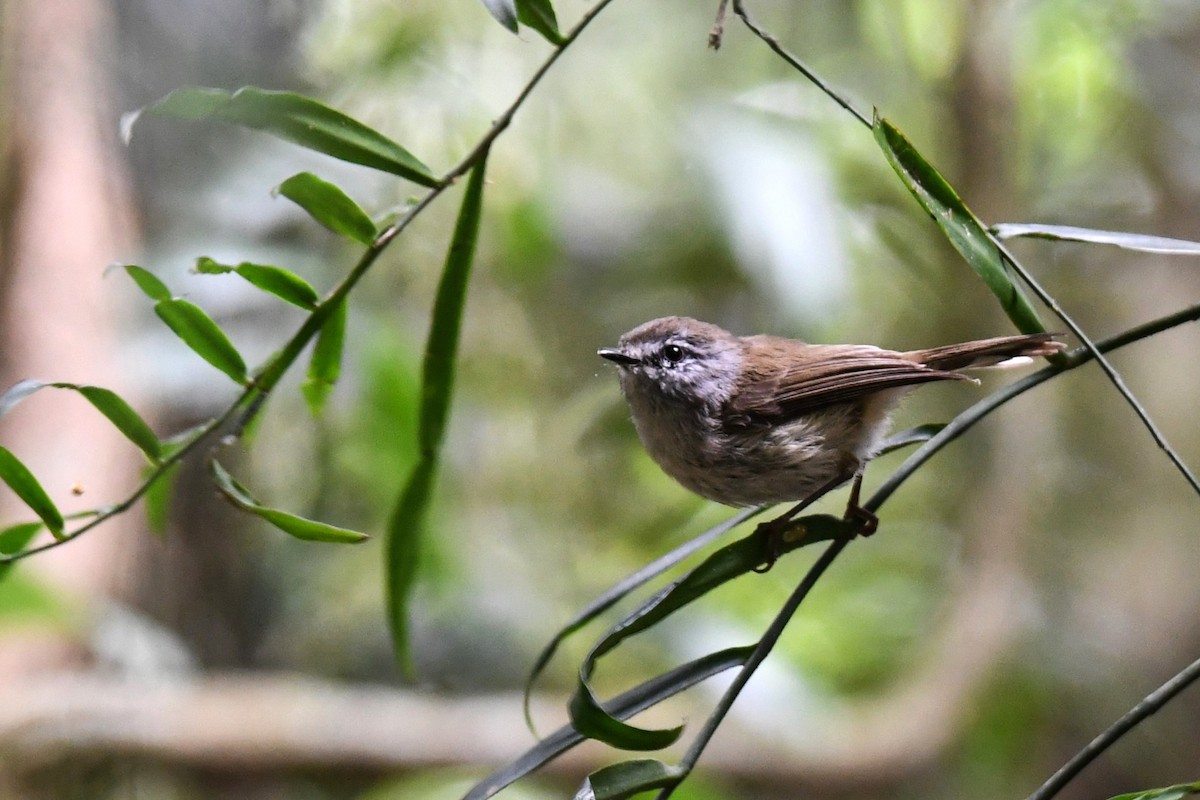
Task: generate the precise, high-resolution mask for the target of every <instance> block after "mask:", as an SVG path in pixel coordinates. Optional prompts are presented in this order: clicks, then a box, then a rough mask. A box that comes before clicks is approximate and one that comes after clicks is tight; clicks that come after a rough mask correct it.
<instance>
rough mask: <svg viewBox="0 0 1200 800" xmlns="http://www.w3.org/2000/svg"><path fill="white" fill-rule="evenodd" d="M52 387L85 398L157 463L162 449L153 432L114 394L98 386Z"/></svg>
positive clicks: (63, 385)
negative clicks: (75, 393)
mask: <svg viewBox="0 0 1200 800" xmlns="http://www.w3.org/2000/svg"><path fill="white" fill-rule="evenodd" d="M54 385H55V386H57V387H59V388H64V389H75V390H76V391H78V392H79V393H80V394H81V395H83V396H84V397H85V398H87V401H88V402H89V403H91V404H92V405H93V406H95V407H96V410H97V411H99V412H100V413H101V414H103V415H104V416H105V417H107V418H108V421H109V422H111V423H112V424H113V425H114V426H115V427H116V429H117V430H119V431H120V432H121V433H122V434H124V435H125V438H126V439H128V440H129V441H131V442H133V443H134V444H135V445H137V446H138V448H139V449H140V450H141V451H142V452H143V453H145V454H146V456H147V457H148V458H149V459H150V460H151V461H158V460H159V458H160V457H161V456H162V448H161V446H160V445H159V443H158V437H157V436H155V435H154V431H152V430H150V426H149V425H147V424H146V421H145V420H144V419H142V418H141V416H139V415H138V413H137V412H136V411H134V410H133V409H132V408H130V406H129V404H128V403H126V402H125V401H124V400H122V399H121V398H120V397H119V396H118V395H117V394H116V393H115V392H113V391H110V390H108V389H104V388H102V387H99V386H76V385H74V384H70V383H56V384H54Z"/></svg>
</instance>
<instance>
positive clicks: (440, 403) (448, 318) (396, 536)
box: [385, 153, 487, 672]
mask: <svg viewBox="0 0 1200 800" xmlns="http://www.w3.org/2000/svg"><path fill="white" fill-rule="evenodd" d="M486 169H487V154H486V153H485V154H484V157H483V158H482V159H480V161H479V162H478V163H477V164H476V165H475V167H474V168H473V169H472V170H471V176H470V178H469V180H468V181H467V188H466V191H465V192H464V194H463V202H462V207H461V209H460V210H459V212H458V220H457V221H456V223H455V225H454V234H453V236H452V238H451V240H450V248H449V251H448V252H447V254H446V265H445V267H444V268H443V269H442V277H441V280H440V281H439V282H438V289H437V296H436V297H435V298H434V303H433V313H432V319H431V321H430V326H429V338H428V340H427V341H426V344H425V357H424V361H423V364H422V374H421V408H420V412H419V417H418V430H417V443H418V448H419V452H420V454H421V458H420V461H419V462H418V463H417V465H416V467H415V468H414V470H413V472H412V474H411V475H410V476H409V478H408V481H407V483H406V484H405V486H404V490H403V491H402V492H401V494H400V499H399V502H397V504H396V508H395V510H394V511H393V512H392V516H391V520H390V522H389V523H388V532H387V545H386V555H385V560H386V568H385V569H386V573H385V575H386V591H387V599H388V621H389V624H390V626H391V631H392V644H393V646H394V648H395V651H396V658H397V661H398V663H400V665H401V667H402V668H405V669H408V670H409V671H410V672H411V663H410V658H409V654H408V619H407V617H408V598H409V594H410V593H411V591H412V587H413V582H414V579H415V577H416V568H417V558H418V556H419V553H420V544H421V538H422V533H423V530H424V526H425V521H426V517H427V510H428V509H427V506H428V504H429V498H430V496H431V494H432V489H433V479H434V475H435V474H436V471H437V460H438V453H439V451H440V449H441V445H442V437H443V435H444V433H445V429H446V420H447V417H448V416H449V409H450V399H451V396H452V393H453V389H454V366H455V361H456V358H457V354H458V338H459V332H460V328H461V325H462V314H463V305H464V303H465V302H466V294H467V281H468V279H469V278H470V276H471V265H472V263H473V261H474V258H475V242H476V238H477V236H478V234H479V218H480V214H481V212H482V208H483V184H484V175H485V174H486Z"/></svg>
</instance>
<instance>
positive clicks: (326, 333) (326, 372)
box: [300, 300, 346, 417]
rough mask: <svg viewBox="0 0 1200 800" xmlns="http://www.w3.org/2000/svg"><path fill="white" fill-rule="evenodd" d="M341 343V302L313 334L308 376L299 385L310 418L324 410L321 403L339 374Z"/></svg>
mask: <svg viewBox="0 0 1200 800" xmlns="http://www.w3.org/2000/svg"><path fill="white" fill-rule="evenodd" d="M345 339H346V301H344V300H343V301H342V302H341V303H339V304H338V307H337V308H336V309H334V313H333V316H331V317H330V318H329V319H328V320H327V321H326V322H325V325H324V326H322V328H321V332H320V333H319V334H317V343H316V344H315V345H313V353H312V360H311V361H309V363H308V375H307V376H306V378H305V380H304V383H302V384H301V385H300V391H301V392H302V393H303V394H304V399H305V401H306V402H307V403H308V410H309V411H311V412H312V414H313V416H314V417H315V416H319V415H320V414H321V412H322V411H323V410H324V408H325V400H326V398H328V397H329V392H330V390H332V389H333V385H334V384H335V383H337V380H338V378H339V377H340V376H341V374H342V348H343V345H344V344H345Z"/></svg>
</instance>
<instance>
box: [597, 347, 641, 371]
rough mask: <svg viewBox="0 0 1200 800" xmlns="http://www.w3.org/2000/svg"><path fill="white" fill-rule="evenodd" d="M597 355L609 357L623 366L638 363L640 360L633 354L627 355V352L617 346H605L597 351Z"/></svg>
mask: <svg viewBox="0 0 1200 800" xmlns="http://www.w3.org/2000/svg"><path fill="white" fill-rule="evenodd" d="M596 355H598V356H600V357H601V358H607V359H608V360H609V361H611V362H613V363H614V364H619V365H621V366H622V367H629V366H632V365H634V364H637V363H638V360H637V359H636V358H634V357H633V356H628V355H625V352H624V351H622V350H618V349H617V348H615V347H603V348H601V349H599V350H597V351H596Z"/></svg>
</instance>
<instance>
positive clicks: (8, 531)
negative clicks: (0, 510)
mask: <svg viewBox="0 0 1200 800" xmlns="http://www.w3.org/2000/svg"><path fill="white" fill-rule="evenodd" d="M43 525H44V523H41V522H21V523H18V524H16V525H12V526H10V527H7V528H5V529H4V530H2V531H0V553H3V554H4V555H10V554H12V553H19V552H21V551H22V550H24V549H25V547H26V545H28V544H29V543H30V542H32V541H33V537H34V536H37V534H38V531H40V530H41V529H42V527H43Z"/></svg>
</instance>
